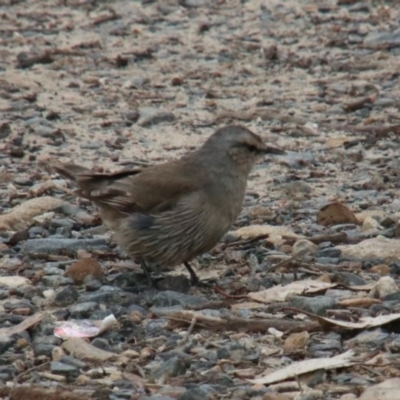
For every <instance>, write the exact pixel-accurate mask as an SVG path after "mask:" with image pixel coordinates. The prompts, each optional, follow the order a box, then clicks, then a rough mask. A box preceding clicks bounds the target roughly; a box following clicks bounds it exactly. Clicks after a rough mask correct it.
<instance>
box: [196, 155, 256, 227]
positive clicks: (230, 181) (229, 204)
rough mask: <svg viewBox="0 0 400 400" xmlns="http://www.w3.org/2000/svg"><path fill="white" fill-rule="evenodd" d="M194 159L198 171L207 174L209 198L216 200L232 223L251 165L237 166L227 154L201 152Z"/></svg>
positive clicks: (240, 201) (239, 204)
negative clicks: (197, 163) (197, 161)
mask: <svg viewBox="0 0 400 400" xmlns="http://www.w3.org/2000/svg"><path fill="white" fill-rule="evenodd" d="M196 158H197V160H199V169H201V170H203V171H207V173H208V174H209V176H208V179H207V180H208V181H209V182H211V184H210V185H209V188H208V191H209V192H210V194H211V196H210V197H211V198H214V199H216V202H217V205H218V207H219V208H220V209H221V212H222V211H223V212H226V213H227V214H229V217H230V218H231V219H232V222H233V221H234V220H236V218H237V216H238V215H239V213H240V211H241V209H242V205H243V199H244V196H245V192H246V184H247V178H248V175H249V173H250V169H251V165H250V166H249V167H247V165H243V164H239V163H237V162H236V160H234V159H233V158H232V157H231V156H230V155H229V154H221V153H218V154H213V153H204V152H202V154H199V157H196Z"/></svg>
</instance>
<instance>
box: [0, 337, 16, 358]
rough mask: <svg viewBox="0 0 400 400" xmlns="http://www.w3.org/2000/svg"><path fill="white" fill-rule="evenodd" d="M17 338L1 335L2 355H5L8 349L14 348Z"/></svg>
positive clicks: (0, 351)
mask: <svg viewBox="0 0 400 400" xmlns="http://www.w3.org/2000/svg"><path fill="white" fill-rule="evenodd" d="M17 339H18V338H17V337H16V336H15V335H14V336H6V335H0V354H4V353H5V352H6V351H7V350H8V349H10V348H11V347H12V346H14V344H15V342H16V341H17Z"/></svg>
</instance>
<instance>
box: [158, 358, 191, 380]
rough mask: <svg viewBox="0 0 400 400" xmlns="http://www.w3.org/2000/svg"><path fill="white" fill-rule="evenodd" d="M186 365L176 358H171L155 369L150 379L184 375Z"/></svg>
mask: <svg viewBox="0 0 400 400" xmlns="http://www.w3.org/2000/svg"><path fill="white" fill-rule="evenodd" d="M186 370H187V363H186V362H185V361H184V360H182V359H181V358H178V357H173V358H171V359H169V360H168V361H166V362H164V363H162V364H161V365H160V366H159V367H158V368H157V369H155V370H154V371H153V372H152V374H151V375H152V377H153V378H155V379H160V378H161V377H162V376H165V377H167V378H169V377H176V376H180V375H185V373H186Z"/></svg>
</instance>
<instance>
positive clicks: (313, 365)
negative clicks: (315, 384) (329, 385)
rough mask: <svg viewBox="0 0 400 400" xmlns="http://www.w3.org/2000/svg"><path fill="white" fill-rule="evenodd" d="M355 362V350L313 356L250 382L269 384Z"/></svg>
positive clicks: (346, 365) (347, 365)
mask: <svg viewBox="0 0 400 400" xmlns="http://www.w3.org/2000/svg"><path fill="white" fill-rule="evenodd" d="M353 364H355V360H354V352H353V351H352V350H349V351H347V352H346V353H343V354H340V355H338V356H336V357H330V358H312V359H309V360H304V361H299V362H294V363H292V364H290V365H288V366H286V367H284V368H282V369H280V370H278V371H275V372H272V373H270V374H268V375H265V376H262V377H260V378H256V379H251V380H249V382H251V383H256V384H257V383H258V384H262V385H268V384H271V383H275V382H280V381H284V380H286V379H290V378H295V377H296V376H299V375H302V374H305V373H307V372H312V371H316V370H319V369H324V370H327V369H334V368H343V367H349V366H351V365H353Z"/></svg>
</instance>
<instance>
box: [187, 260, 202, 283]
mask: <svg viewBox="0 0 400 400" xmlns="http://www.w3.org/2000/svg"><path fill="white" fill-rule="evenodd" d="M183 265H184V266H185V267H186V269H187V270H188V271H189V275H190V284H191V285H192V286H197V285H198V284H199V283H200V280H199V278H198V277H197V275H196V272H194V270H193V268H192V267H191V266H190V264H189V263H188V262H184V263H183Z"/></svg>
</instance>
